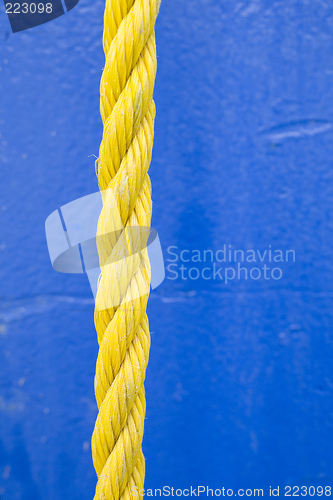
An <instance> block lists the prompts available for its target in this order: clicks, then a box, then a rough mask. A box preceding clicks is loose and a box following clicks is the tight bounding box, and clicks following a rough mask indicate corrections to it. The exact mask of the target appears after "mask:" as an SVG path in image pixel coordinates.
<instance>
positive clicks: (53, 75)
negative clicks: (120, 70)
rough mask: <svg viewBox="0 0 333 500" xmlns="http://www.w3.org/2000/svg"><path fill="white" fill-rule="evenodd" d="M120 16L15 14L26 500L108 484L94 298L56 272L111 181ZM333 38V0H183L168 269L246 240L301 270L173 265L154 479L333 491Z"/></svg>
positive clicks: (6, 395)
mask: <svg viewBox="0 0 333 500" xmlns="http://www.w3.org/2000/svg"><path fill="white" fill-rule="evenodd" d="M102 21H103V2H102V1H100V0H98V1H97V2H88V1H87V0H81V1H80V3H79V5H78V6H77V7H76V8H75V9H73V11H71V12H70V13H68V14H66V15H65V16H62V17H61V18H59V19H57V20H55V21H53V22H51V23H49V24H48V25H45V26H41V27H37V28H35V29H33V30H30V31H26V32H22V33H18V34H15V35H13V34H11V32H10V26H9V22H8V20H7V18H6V15H5V13H4V9H3V8H2V7H1V12H0V30H1V33H0V37H1V38H0V39H1V41H0V66H1V72H0V85H1V94H0V95H1V97H0V99H1V101H0V133H1V138H0V166H1V169H0V176H1V183H0V224H1V234H0V245H1V250H0V276H1V279H0V296H1V305H0V359H1V361H0V387H1V392H0V488H1V491H2V496H1V498H2V499H4V500H6V499H10V500H45V499H47V500H55V499H59V498H61V499H71V500H76V499H77V500H78V499H80V500H85V499H87V500H88V499H91V498H93V494H94V485H95V474H94V470H93V466H92V461H91V450H90V448H89V447H88V445H87V443H89V441H90V436H91V433H92V430H93V426H94V421H95V417H96V405H95V400H94V393H93V377H94V368H95V360H96V355H97V341H96V335H95V331H94V324H93V301H92V296H91V292H90V289H89V285H88V280H87V279H86V277H85V276H82V275H61V274H58V273H56V272H54V271H53V269H52V267H51V265H50V262H49V257H48V252H47V247H46V242H45V234H44V221H45V219H46V217H47V216H48V215H49V214H50V213H51V212H52V211H54V210H55V209H57V208H59V207H60V206H62V205H64V204H65V203H68V202H69V201H72V200H74V199H76V198H78V197H81V196H84V195H87V194H89V193H91V192H94V191H96V188H97V182H96V177H95V173H94V157H93V156H91V155H94V154H95V155H97V154H98V148H99V143H100V139H101V134H102V125H101V120H100V117H99V80H100V76H101V72H102V68H103V52H102V46H101V35H102ZM332 32H333V12H332V4H331V2H329V1H325V0H321V1H319V0H314V1H312V2H308V1H306V0H290V1H289V2H278V1H268V0H252V1H251V0H245V1H242V2H239V3H237V2H235V3H234V2H227V1H220V2H216V1H213V0H194V1H192V2H178V1H176V0H169V1H164V2H163V4H162V8H161V12H160V16H159V18H158V22H157V44H158V56H159V57H158V63H159V67H158V76H157V81H156V90H155V100H156V104H157V119H156V140H155V146H154V157H153V161H152V165H151V178H152V182H153V200H154V216H153V225H154V227H155V228H156V229H157V230H158V232H159V236H160V239H161V242H162V246H163V250H164V253H165V258H166V259H167V258H170V254H169V253H168V252H167V249H168V247H169V246H176V247H177V254H178V255H179V254H180V252H181V251H182V250H184V249H188V250H195V249H198V250H200V251H202V252H203V250H205V249H212V250H214V252H216V251H217V250H219V249H223V247H224V245H226V246H227V248H229V246H228V245H231V248H232V249H243V250H244V251H246V250H248V249H255V250H257V249H258V250H259V251H260V252H264V250H265V249H268V248H272V249H281V250H282V251H283V252H285V251H286V250H288V249H293V250H294V251H295V255H296V261H295V262H289V263H282V264H281V266H280V267H281V269H282V271H283V276H282V278H281V279H280V280H273V279H270V280H265V279H263V278H261V279H259V280H257V281H255V280H251V279H248V280H247V281H246V280H245V279H241V280H236V279H235V280H233V281H230V282H229V283H227V284H226V283H224V282H222V281H221V280H218V279H216V280H204V279H203V278H199V279H198V280H189V279H187V280H182V279H177V280H171V279H170V278H171V277H172V276H173V275H171V274H170V273H168V272H167V279H166V280H165V281H164V283H163V284H162V285H161V286H160V287H159V288H158V289H157V290H155V291H154V292H153V293H152V295H151V299H150V302H149V307H148V313H149V318H150V324H151V330H152V348H151V356H150V364H149V368H148V373H147V381H146V389H147V391H146V392H147V419H146V426H145V437H144V453H145V456H146V467H147V476H146V486H147V487H152V488H161V487H163V486H164V485H169V486H173V487H175V488H176V487H178V488H186V487H189V486H191V485H192V486H193V487H195V486H197V485H205V486H210V487H211V488H219V487H220V488H221V487H223V486H224V487H225V488H233V489H235V491H236V490H237V488H263V489H264V490H265V496H268V488H269V486H270V485H271V486H274V487H276V486H278V485H280V488H281V489H283V488H284V486H285V485H299V486H303V485H307V486H310V485H314V486H318V485H323V486H325V485H327V484H331V485H332V483H333V471H332V414H333V403H332V389H333V374H332V362H331V360H332V354H333V352H332V326H333V325H332V295H333V289H332V281H333V269H332V251H331V247H332V242H333V238H332V225H333V224H332V210H333V197H332V188H333V183H332V158H333V146H332V144H333V141H332V131H333V127H332V120H333V101H332V98H333V91H332V89H333V60H332V51H333V35H332ZM269 245H271V247H269ZM166 264H167V265H168V264H169V262H166ZM184 265H185V264H184ZM187 265H188V264H187ZM209 265H210V266H211V265H212V264H211V263H210V264H209ZM220 265H221V266H223V265H224V264H223V263H221V264H219V266H220ZM200 266H201V268H200V269H202V268H203V267H204V264H202V263H201V264H200Z"/></svg>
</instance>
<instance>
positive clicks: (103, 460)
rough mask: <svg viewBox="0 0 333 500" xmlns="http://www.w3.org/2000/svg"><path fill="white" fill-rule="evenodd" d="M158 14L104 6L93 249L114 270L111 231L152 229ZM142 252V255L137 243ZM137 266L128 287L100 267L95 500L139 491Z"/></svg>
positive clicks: (121, 0) (115, 235) (143, 264)
mask: <svg viewBox="0 0 333 500" xmlns="http://www.w3.org/2000/svg"><path fill="white" fill-rule="evenodd" d="M159 6H160V0H107V1H106V7H105V13H104V35H103V47H104V52H105V58H106V61H105V67H104V71H103V74H102V79H101V101H100V108H101V116H102V120H103V125H104V131H103V139H102V142H101V146H100V152H99V158H98V160H97V176H98V182H99V187H100V190H101V191H104V190H108V191H109V190H110V189H111V190H112V192H113V193H116V196H115V198H114V200H113V204H112V203H110V201H108V199H107V196H104V197H103V209H102V212H101V214H100V218H99V222H98V229H97V235H108V236H107V237H106V238H104V242H103V246H102V245H101V244H98V251H99V256H100V260H102V261H103V263H104V262H106V261H107V260H108V258H109V257H108V256H109V255H111V254H112V255H111V260H113V261H114V260H117V259H115V258H114V256H115V255H121V254H122V248H123V245H124V241H126V238H122V236H121V234H120V232H119V231H118V232H117V231H115V229H117V227H119V225H121V227H123V228H124V231H125V230H126V228H133V227H134V228H135V227H136V228H138V227H143V228H147V227H150V221H151V212H152V201H151V184H150V179H149V176H148V173H147V172H148V168H149V165H150V161H151V155H152V147H153V140H154V118H155V104H154V101H153V89H154V83H155V75H156V45H155V32H154V25H155V21H156V17H157V14H158V11H159ZM108 191H104V192H108ZM102 195H103V193H102ZM114 204H115V205H116V208H117V211H116V213H118V214H119V217H120V219H121V220H120V221H118V222H115V221H114V213H115V211H114V206H113V205H114ZM111 205H112V206H111ZM117 224H118V226H117ZM116 226H117V227H116ZM124 231H123V234H124ZM109 235H112V236H109ZM144 237H146V236H144ZM140 248H144V245H142V242H141V244H140ZM135 262H136V264H135V266H134V265H132V266H131V269H130V270H128V271H127V270H126V269H125V271H124V269H122V271H121V272H122V273H125V275H127V281H126V287H124V283H123V280H119V279H118V278H119V276H118V274H117V270H116V271H114V270H113V271H110V269H109V267H108V266H103V267H101V276H100V280H99V287H98V301H99V305H98V307H97V305H96V307H95V325H96V330H97V336H98V342H99V353H98V359H97V364H96V376H95V394H96V400H97V404H98V408H99V413H98V417H97V420H96V424H95V429H94V432H93V436H92V454H93V462H94V466H95V469H96V473H97V475H98V481H97V486H96V492H95V497H94V498H95V500H102V499H103V500H111V499H112V500H117V499H119V498H121V499H124V500H125V499H130V498H136V495H137V491H138V490H137V488H138V489H139V490H140V489H141V488H143V483H144V475H145V462H144V457H143V454H142V437H143V428H144V418H145V406H146V402H145V391H144V378H145V372H146V367H147V363H148V356H149V347H150V334H149V326H148V318H147V314H146V306H147V300H148V294H149V285H150V265H149V259H148V253H147V250H146V249H144V250H142V251H141V252H140V258H139V259H137V260H136V261H135ZM119 265H121V264H119ZM122 265H123V264H122ZM113 269H114V268H113ZM120 281H121V283H120ZM115 289H116V295H117V297H118V298H119V301H118V302H117V303H114V305H112V304H111V305H110V303H109V301H108V295H109V294H111V295H113V296H114V295H115ZM103 304H105V306H104V307H103ZM117 304H118V305H117ZM133 492H134V494H133ZM135 493H136V495H135Z"/></svg>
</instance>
